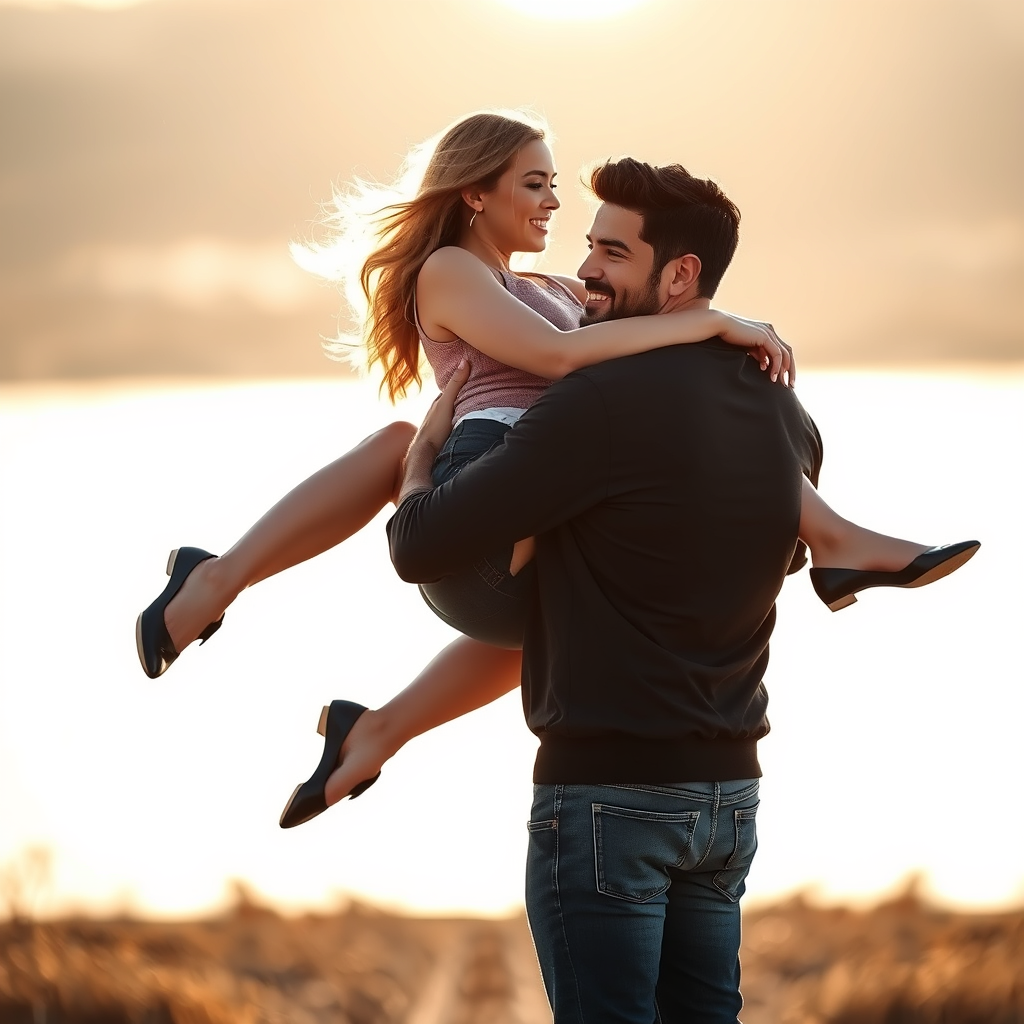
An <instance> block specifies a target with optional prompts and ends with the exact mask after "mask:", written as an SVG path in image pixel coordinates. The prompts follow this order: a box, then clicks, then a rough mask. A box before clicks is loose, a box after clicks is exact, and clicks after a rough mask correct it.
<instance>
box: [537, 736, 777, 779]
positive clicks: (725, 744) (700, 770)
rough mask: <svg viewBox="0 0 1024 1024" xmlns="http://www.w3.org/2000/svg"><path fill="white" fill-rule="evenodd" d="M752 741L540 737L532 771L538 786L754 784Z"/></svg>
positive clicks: (758, 770) (756, 767) (754, 748)
mask: <svg viewBox="0 0 1024 1024" xmlns="http://www.w3.org/2000/svg"><path fill="white" fill-rule="evenodd" d="M760 777H761V766H760V764H758V761H757V740H756V739H743V740H707V739H701V738H700V737H696V736H690V737H684V738H681V739H674V740H651V739H646V740H645V739H637V738H635V737H616V736H600V737H594V738H587V739H567V738H566V737H557V736H548V735H545V736H542V737H541V743H540V750H539V751H537V760H536V762H535V764H534V768H533V781H534V782H536V783H539V784H541V785H590V784H599V783H611V784H615V783H649V784H654V783H659V782H728V781H730V780H732V779H757V778H760Z"/></svg>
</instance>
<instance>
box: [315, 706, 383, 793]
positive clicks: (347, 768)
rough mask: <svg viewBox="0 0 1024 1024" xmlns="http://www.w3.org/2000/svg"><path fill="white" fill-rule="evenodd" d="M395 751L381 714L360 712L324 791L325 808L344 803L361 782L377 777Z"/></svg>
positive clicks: (378, 712) (377, 712)
mask: <svg viewBox="0 0 1024 1024" xmlns="http://www.w3.org/2000/svg"><path fill="white" fill-rule="evenodd" d="M397 749H398V748H397V746H395V745H394V744H392V743H390V742H389V741H388V739H387V728H386V723H385V721H384V718H383V716H382V715H381V713H380V711H365V712H363V714H362V715H360V716H359V718H358V720H357V721H356V723H355V724H354V725H353V726H352V728H351V730H350V731H349V734H348V736H346V737H345V742H344V743H343V744H342V747H341V756H340V757H339V759H338V763H337V766H336V767H335V769H334V771H332V772H331V775H330V778H329V779H328V780H327V785H326V786H325V787H324V796H325V798H326V800H327V806H328V807H330V806H331V805H332V804H336V803H338V802H339V801H341V800H344V799H345V797H347V796H348V795H349V794H350V793H352V792H353V790H355V789H356V787H357V786H359V784H360V783H361V782H362V781H363V780H365V779H371V778H374V777H375V776H377V775H379V774H380V770H381V768H382V767H383V766H384V762H385V761H387V760H388V758H390V757H392V756H393V755H394V753H395V751H396V750H397Z"/></svg>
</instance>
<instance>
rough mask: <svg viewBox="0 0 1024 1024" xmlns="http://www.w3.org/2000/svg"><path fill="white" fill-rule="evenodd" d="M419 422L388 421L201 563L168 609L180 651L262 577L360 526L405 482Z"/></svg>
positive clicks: (317, 551) (169, 628)
mask: <svg viewBox="0 0 1024 1024" xmlns="http://www.w3.org/2000/svg"><path fill="white" fill-rule="evenodd" d="M415 432H416V428H415V427H414V426H413V425H412V424H411V423H391V424H389V425H388V426H386V427H384V428H383V429H382V430H378V431H377V432H376V433H375V434H371V435H370V436H369V437H368V438H366V439H365V440H364V441H362V442H360V443H359V444H358V445H357V446H356V447H355V448H353V449H352V451H350V452H348V454H346V455H343V456H342V457H341V458H340V459H337V460H336V461H335V462H332V463H331V464H330V465H329V466H325V467H324V468H323V469H321V470H319V471H318V472H316V473H314V474H313V475H312V476H311V477H309V478H308V479H306V480H304V481H303V482H302V483H301V484H299V485H298V487H296V488H295V489H294V490H292V491H289V493H288V494H286V495H285V496H284V497H283V498H282V499H281V500H280V501H279V502H278V503H277V504H276V505H275V506H274V507H273V508H272V509H270V511H269V512H267V513H266V514H265V515H264V516H263V517H262V518H261V519H260V520H259V521H257V522H256V523H255V524H253V526H251V527H250V528H249V530H248V531H247V532H246V533H245V534H244V535H243V536H242V537H241V539H239V540H238V541H237V542H236V543H235V544H234V545H233V546H232V547H231V548H230V549H229V550H228V551H225V552H224V554H223V555H221V556H220V557H219V558H209V559H207V560H206V561H205V562H200V563H199V565H197V566H196V568H195V569H193V570H192V572H191V573H190V575H189V577H188V579H186V580H185V582H184V584H182V587H181V589H180V590H179V591H178V593H177V594H176V595H175V596H174V599H173V600H172V601H171V602H170V604H168V605H167V609H166V611H165V612H164V623H165V624H166V626H167V632H168V633H169V634H170V637H171V641H172V643H173V644H174V647H175V650H177V651H178V652H179V653H180V652H181V651H182V650H184V649H185V647H187V646H188V645H189V644H190V643H192V641H193V640H195V639H196V637H198V636H199V634H200V632H202V630H203V629H204V628H205V627H206V626H207V624H208V623H210V622H214V621H216V620H217V619H219V618H220V617H221V615H223V614H224V610H225V609H226V608H227V607H228V605H230V604H231V602H232V601H234V599H235V598H236V597H238V595H239V594H240V593H241V592H242V591H243V590H245V588H246V587H251V586H252V585H253V584H254V583H259V582H260V580H265V579H266V578H267V577H268V576H273V575H274V574H275V573H279V572H281V571H282V570H283V569H288V568H290V567H291V566H293V565H298V564H299V562H304V561H306V559H307V558H312V557H313V556H314V555H319V554H320V553H321V552H323V551H327V550H328V549H329V548H332V547H334V545H335V544H339V543H341V541H343V540H345V539H346V538H348V537H351V536H352V534H354V533H356V532H357V531H358V530H360V529H362V527H364V526H365V525H366V524H367V523H368V522H369V521H370V520H371V519H372V518H373V517H374V516H375V515H376V514H377V513H378V512H379V511H380V510H381V509H382V508H383V507H384V506H385V505H386V504H387V503H388V502H389V501H393V500H394V499H395V497H396V495H397V493H398V488H399V486H400V484H401V475H402V460H403V459H404V458H405V453H406V451H407V450H408V448H409V444H410V442H411V441H412V438H413V434H415Z"/></svg>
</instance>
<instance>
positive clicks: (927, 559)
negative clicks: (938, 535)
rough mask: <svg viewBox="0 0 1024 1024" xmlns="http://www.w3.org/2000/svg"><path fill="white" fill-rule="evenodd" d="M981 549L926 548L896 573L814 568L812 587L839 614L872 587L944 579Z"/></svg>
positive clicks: (970, 543) (971, 543)
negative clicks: (862, 592) (860, 593)
mask: <svg viewBox="0 0 1024 1024" xmlns="http://www.w3.org/2000/svg"><path fill="white" fill-rule="evenodd" d="M980 547H981V544H980V543H979V542H978V541H976V540H964V541H960V542H959V543H957V544H942V545H940V546H939V547H934V548H926V549H925V550H924V551H922V552H921V553H920V554H919V555H918V556H917V557H916V558H914V559H913V560H912V561H911V562H910V563H909V564H907V565H905V566H903V567H902V568H901V569H897V570H865V569H850V568H818V567H815V568H812V569H811V584H812V585H813V586H814V591H815V593H816V594H817V595H818V597H819V598H821V600H822V601H823V602H824V603H825V604H827V605H828V607H829V608H830V609H831V610H832V611H834V612H837V611H839V610H840V609H841V608H846V607H848V606H849V605H851V604H853V603H854V602H855V601H856V600H857V598H856V596H855V595H856V594H858V593H859V592H860V591H862V590H868V589H869V588H871V587H907V588H911V587H924V586H927V585H928V584H929V583H934V582H935V581H936V580H941V579H942V578H943V577H944V576H948V575H949V574H950V573H951V572H955V571H956V570H957V569H959V568H960V566H961V565H963V564H964V563H965V562H967V561H969V560H970V559H971V558H973V557H974V554H975V552H976V551H977V550H978V548H980Z"/></svg>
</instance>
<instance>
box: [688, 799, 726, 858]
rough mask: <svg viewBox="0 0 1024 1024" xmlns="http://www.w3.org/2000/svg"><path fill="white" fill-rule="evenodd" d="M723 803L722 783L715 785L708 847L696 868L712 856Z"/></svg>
mask: <svg viewBox="0 0 1024 1024" xmlns="http://www.w3.org/2000/svg"><path fill="white" fill-rule="evenodd" d="M721 802H722V787H721V784H720V783H717V782H716V783H715V789H714V792H713V793H712V794H711V821H710V822H709V824H708V845H707V846H706V847H705V849H704V856H703V857H701V859H700V860H699V861H697V863H696V864H694V868H695V869H696V868H699V867H700V866H701V864H703V863H704V861H706V860H707V859H708V857H710V856H711V847H712V846H713V845H714V842H715V833H716V832H717V831H718V809H719V807H720V805H721Z"/></svg>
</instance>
